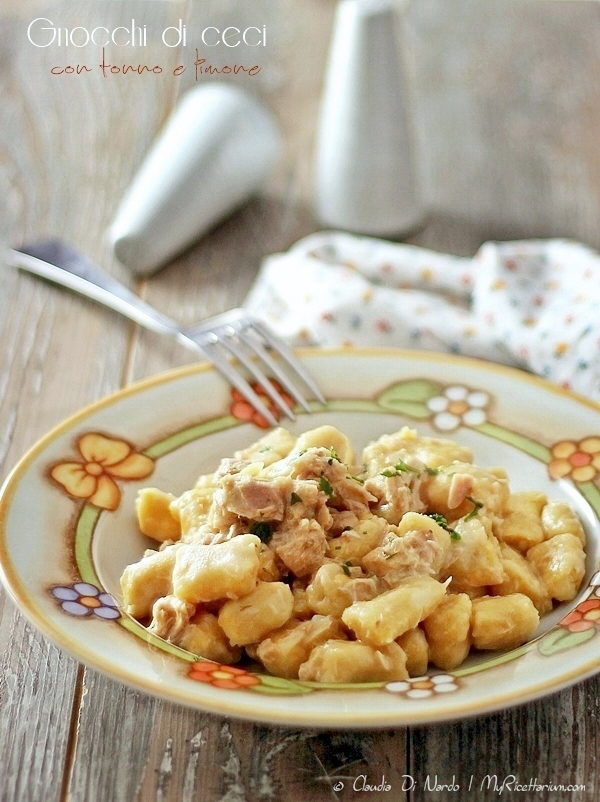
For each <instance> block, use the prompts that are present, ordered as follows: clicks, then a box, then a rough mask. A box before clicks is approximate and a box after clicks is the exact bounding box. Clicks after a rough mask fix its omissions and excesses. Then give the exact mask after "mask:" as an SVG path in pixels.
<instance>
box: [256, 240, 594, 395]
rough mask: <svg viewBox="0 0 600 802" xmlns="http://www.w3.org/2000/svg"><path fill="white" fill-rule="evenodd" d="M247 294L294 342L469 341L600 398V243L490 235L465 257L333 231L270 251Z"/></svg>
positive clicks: (498, 358) (451, 348)
mask: <svg viewBox="0 0 600 802" xmlns="http://www.w3.org/2000/svg"><path fill="white" fill-rule="evenodd" d="M245 306H246V307H247V308H248V309H250V310H253V311H254V312H256V313H258V314H259V315H261V316H262V317H263V318H264V319H265V321H266V322H267V323H268V324H269V325H270V326H271V327H272V328H273V329H274V330H275V331H276V332H278V333H279V334H281V335H283V336H284V337H285V338H287V339H288V340H289V341H290V342H292V343H293V344H294V345H357V346H360V345H379V346H381V345H386V346H400V347H405V348H406V347H408V348H424V349H429V350H434V351H447V352H449V353H460V354H465V355H468V356H475V357H481V358H484V359H488V360H491V361H494V362H503V363H505V364H509V365H513V366H516V367H521V368H524V369H526V370H529V371H532V372H533V373H537V374H539V375H540V376H544V377H545V378H548V379H550V380H551V381H554V382H556V383H557V384H559V385H561V386H562V387H564V388H566V389H573V390H575V391H577V392H579V393H581V394H582V395H584V396H587V397H589V398H593V399H595V400H597V401H600V255H599V254H597V253H596V252H595V251H592V250H591V249H589V248H587V247H585V246H583V245H580V244H579V243H576V242H569V241H565V240H546V241H536V240H531V241H524V242H488V243H486V244H485V245H483V246H482V247H481V248H480V250H479V251H478V253H477V254H476V255H475V257H474V258H472V259H465V258H459V257H456V256H450V255H447V254H441V253H435V252H433V251H429V250H426V249H424V248H418V247H415V246H413V245H403V244H397V243H392V242H385V241H383V240H378V239H372V238H368V237H356V236H353V235H350V234H344V233H341V232H323V233H319V234H313V235H311V236H309V237H307V238H305V239H303V240H301V241H300V242H298V243H296V245H294V246H293V247H292V248H291V250H289V251H288V252H287V253H284V254H276V255H274V256H271V257H269V258H268V259H267V260H266V261H265V263H264V264H263V267H262V269H261V271H260V273H259V275H258V278H257V280H256V282H255V284H254V286H253V288H252V289H251V291H250V294H249V296H248V298H247V299H246V302H245Z"/></svg>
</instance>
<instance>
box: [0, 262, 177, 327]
mask: <svg viewBox="0 0 600 802" xmlns="http://www.w3.org/2000/svg"><path fill="white" fill-rule="evenodd" d="M8 261H9V262H10V264H11V265H12V266H13V267H17V268H19V269H20V270H25V271H26V272H28V273H34V274H35V275H36V276H40V277H41V278H45V279H47V280H48V281H52V282H54V283H55V284H60V285H61V286H62V287H67V288H68V289H70V290H73V291H74V292H78V293H79V294H80V295H84V296H85V297H86V298H91V299H92V300H94V301H97V302H98V303H100V304H102V305H103V306H108V307H109V308H110V309H113V310H114V311H115V312H119V314H121V315H124V316H125V317H127V318H129V320H133V321H134V323H138V324H139V325H140V326H144V327H145V328H147V329H151V330H152V331H156V332H158V333H159V334H170V335H172V336H176V337H177V338H178V339H180V338H181V337H182V331H181V328H180V326H179V324H178V323H176V322H175V321H174V320H172V319H171V318H169V317H167V316H166V315H163V314H162V313H161V312H159V311H158V310H157V309H154V307H152V306H150V304H148V303H146V302H145V301H143V300H142V299H141V298H139V297H138V296H137V295H135V293H133V292H131V290H129V289H128V288H127V287H125V285H124V284H121V283H120V282H119V281H117V280H116V279H114V278H113V277H112V276H109V275H108V274H107V273H104V272H103V271H102V270H100V268H99V267H97V266H96V265H95V264H94V263H93V262H91V261H90V260H89V259H86V258H85V257H83V256H78V257H77V258H71V259H69V260H68V262H67V264H65V267H58V266H57V265H53V264H51V263H50V262H46V261H44V260H43V259H38V258H37V257H35V256H31V255H30V254H28V253H24V252H22V251H18V250H12V249H9V250H8Z"/></svg>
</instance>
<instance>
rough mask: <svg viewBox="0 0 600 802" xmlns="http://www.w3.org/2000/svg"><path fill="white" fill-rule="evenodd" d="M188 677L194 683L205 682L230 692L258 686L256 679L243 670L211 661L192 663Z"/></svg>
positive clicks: (258, 682)
mask: <svg viewBox="0 0 600 802" xmlns="http://www.w3.org/2000/svg"><path fill="white" fill-rule="evenodd" d="M188 677H189V678H190V679H195V680H196V682H205V683H207V684H208V685H214V686H215V688H225V689H226V690H230V691H241V690H242V688H250V687H251V686H252V685H259V684H260V680H259V679H258V677H255V676H254V674H250V673H249V672H248V671H246V670H245V669H244V668H237V667H236V666H226V665H222V664H221V663H213V662H212V660H199V661H198V662H196V663H192V665H191V667H190V670H189V671H188Z"/></svg>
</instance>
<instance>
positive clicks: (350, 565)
mask: <svg viewBox="0 0 600 802" xmlns="http://www.w3.org/2000/svg"><path fill="white" fill-rule="evenodd" d="M353 567H354V565H353V563H352V562H351V561H350V560H346V562H345V563H342V571H343V572H344V573H345V574H346V576H350V575H351V574H350V569H351V568H353Z"/></svg>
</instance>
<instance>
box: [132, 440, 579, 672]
mask: <svg viewBox="0 0 600 802" xmlns="http://www.w3.org/2000/svg"><path fill="white" fill-rule="evenodd" d="M355 462H356V463H357V464H355ZM136 512H137V518H138V523H139V527H140V530H141V532H142V533H144V534H145V535H147V536H149V537H151V538H153V539H154V540H155V541H156V544H157V545H156V550H155V551H152V550H150V551H148V552H146V554H145V556H144V557H143V558H142V559H141V560H140V561H139V562H137V563H134V564H132V565H128V566H127V567H126V568H125V570H124V572H123V575H122V577H121V590H122V596H123V602H124V607H125V610H126V611H127V612H128V613H129V614H130V615H132V616H134V617H135V618H137V619H139V620H140V621H142V622H144V623H145V624H146V625H147V626H148V627H149V629H150V630H151V631H152V632H153V633H154V634H155V635H157V636H159V637H162V638H165V639H167V640H170V641H171V642H173V643H174V644H176V645H177V646H180V647H181V648H183V649H186V650H188V651H190V652H192V653H193V654H196V655H198V656H200V657H204V658H207V659H210V660H215V661H217V662H224V663H228V662H231V663H233V662H237V661H238V660H241V659H250V660H254V661H257V662H258V663H260V664H262V666H263V667H264V668H265V669H266V670H267V671H269V672H270V673H272V674H274V675H276V676H280V677H285V678H290V679H299V680H301V681H307V682H327V683H348V682H380V681H392V680H404V679H406V678H407V677H409V676H420V675H422V674H424V673H425V672H426V670H427V668H428V666H429V664H432V665H434V666H436V667H437V668H439V669H442V670H444V671H449V670H452V669H453V668H456V667H457V666H459V665H460V664H461V663H462V662H463V661H464V660H465V659H466V657H467V656H468V654H469V652H470V650H471V649H472V648H474V649H478V650H489V649H510V648H514V647H516V646H519V645H520V644H522V643H524V642H525V641H526V640H527V639H529V638H530V637H531V636H532V634H533V633H534V632H535V630H536V628H537V626H538V623H539V620H540V616H541V615H544V614H545V613H547V612H549V611H550V610H551V609H552V607H553V605H554V604H555V603H560V602H564V601H568V600H571V599H573V598H574V597H575V595H576V594H577V592H578V590H579V587H580V584H581V582H582V580H583V577H584V574H585V559H586V555H585V531H584V529H583V527H582V525H581V523H580V521H579V519H578V517H577V515H576V513H575V512H574V511H573V510H572V509H571V507H570V506H569V505H568V504H566V503H565V502H564V501H548V499H547V498H546V496H545V495H544V494H543V493H539V492H525V493H522V492H521V493H512V492H511V490H510V487H509V480H508V477H507V476H506V472H505V471H504V470H503V469H502V468H497V467H491V468H483V467H480V466H478V465H475V464H474V463H473V455H472V453H471V451H470V449H468V448H467V447H465V446H461V445H458V444H456V443H453V442H452V441H450V440H443V439H438V438H433V437H420V436H419V435H418V434H417V432H416V431H414V430H413V429H409V428H408V427H404V428H403V429H401V430H400V431H398V432H395V433H393V434H386V435H383V436H382V437H380V438H379V439H378V440H377V441H376V442H374V443H371V444H370V445H368V446H367V447H366V448H365V449H364V451H363V453H362V454H359V455H357V457H355V453H354V449H353V447H352V444H351V442H350V440H349V439H348V438H347V437H346V436H345V435H344V434H343V433H342V432H340V431H338V430H337V429H335V428H334V427H333V426H321V427H319V428H316V429H312V430H311V431H308V432H305V433H304V434H302V435H300V436H299V437H295V436H294V435H292V434H291V433H290V432H288V431H286V430H285V429H281V428H280V429H275V430H273V431H270V432H269V433H268V434H266V435H265V436H264V437H262V438H261V439H260V440H258V441H257V442H256V443H254V444H252V445H250V446H248V447H247V448H245V449H242V450H240V451H238V452H236V453H235V454H234V455H233V457H232V458H227V459H223V460H222V461H221V463H220V465H219V466H218V468H217V470H216V471H215V472H214V473H212V474H207V475H204V476H200V477H199V478H198V480H197V482H196V484H195V485H194V487H192V488H191V489H189V490H187V491H185V492H184V493H183V494H181V495H180V496H178V497H176V496H174V495H172V494H170V493H168V492H165V491H164V490H161V489H157V488H145V489H143V490H141V491H140V493H139V496H138V500H137V505H136Z"/></svg>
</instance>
